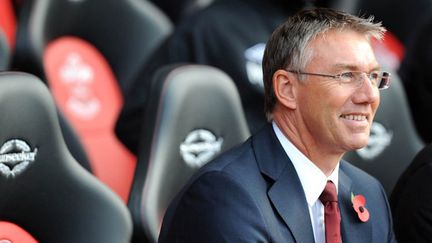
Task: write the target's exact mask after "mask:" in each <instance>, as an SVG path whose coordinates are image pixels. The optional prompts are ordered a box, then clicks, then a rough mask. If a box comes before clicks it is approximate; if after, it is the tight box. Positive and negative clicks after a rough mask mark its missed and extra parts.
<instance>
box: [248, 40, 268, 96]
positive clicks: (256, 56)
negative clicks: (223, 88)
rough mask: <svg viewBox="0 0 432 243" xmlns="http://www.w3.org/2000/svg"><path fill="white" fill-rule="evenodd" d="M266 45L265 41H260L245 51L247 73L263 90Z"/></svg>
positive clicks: (250, 79)
mask: <svg viewBox="0 0 432 243" xmlns="http://www.w3.org/2000/svg"><path fill="white" fill-rule="evenodd" d="M265 46H266V44H265V43H258V44H256V45H254V46H252V47H249V48H248V49H247V50H246V51H245V52H244V56H245V58H246V73H247V76H248V78H249V82H250V83H251V84H252V85H253V86H254V87H256V88H258V90H259V91H261V92H263V91H264V83H263V74H262V59H263V56H264V50H265Z"/></svg>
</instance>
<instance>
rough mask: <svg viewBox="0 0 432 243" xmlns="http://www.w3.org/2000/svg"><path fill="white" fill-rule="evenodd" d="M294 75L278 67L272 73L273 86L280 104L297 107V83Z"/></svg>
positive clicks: (291, 107) (292, 107)
mask: <svg viewBox="0 0 432 243" xmlns="http://www.w3.org/2000/svg"><path fill="white" fill-rule="evenodd" d="M297 84H298V80H297V78H296V76H295V75H294V74H292V73H289V72H287V71H285V70H282V69H279V70H277V71H276V72H275V73H274V74H273V88H274V92H275V95H276V98H277V99H278V101H279V103H281V105H283V106H285V107H287V108H290V109H296V108H297V86H296V85H297Z"/></svg>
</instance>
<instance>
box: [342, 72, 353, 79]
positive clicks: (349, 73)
mask: <svg viewBox="0 0 432 243" xmlns="http://www.w3.org/2000/svg"><path fill="white" fill-rule="evenodd" d="M340 77H341V78H343V79H352V78H353V77H354V73H352V72H345V73H341V74H340Z"/></svg>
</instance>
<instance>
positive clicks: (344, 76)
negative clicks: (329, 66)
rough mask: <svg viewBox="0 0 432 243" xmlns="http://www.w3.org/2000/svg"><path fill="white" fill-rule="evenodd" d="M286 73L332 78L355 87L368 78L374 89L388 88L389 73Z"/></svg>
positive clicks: (293, 71)
mask: <svg viewBox="0 0 432 243" xmlns="http://www.w3.org/2000/svg"><path fill="white" fill-rule="evenodd" d="M287 71H288V72H290V73H296V74H301V75H312V76H320V77H327V78H332V79H335V80H338V81H339V82H341V83H346V84H355V86H356V87H360V86H362V85H363V83H364V81H365V80H366V78H368V79H369V80H370V82H371V84H372V85H373V86H374V87H377V88H378V89H379V90H383V89H387V88H388V87H390V73H388V72H379V71H372V72H370V73H365V72H361V71H349V72H343V73H340V74H336V75H330V74H321V73H307V72H302V71H295V70H287Z"/></svg>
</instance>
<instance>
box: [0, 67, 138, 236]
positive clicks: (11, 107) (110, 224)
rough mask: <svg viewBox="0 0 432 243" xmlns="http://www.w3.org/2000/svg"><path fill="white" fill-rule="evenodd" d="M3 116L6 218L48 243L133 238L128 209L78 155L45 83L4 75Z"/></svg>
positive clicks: (0, 147)
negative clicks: (68, 142)
mask: <svg viewBox="0 0 432 243" xmlns="http://www.w3.org/2000/svg"><path fill="white" fill-rule="evenodd" d="M0 113H1V114H3V115H2V116H1V117H0V127H1V128H2V129H1V132H0V195H2V197H1V200H0V223H4V222H9V223H12V224H15V225H17V226H18V227H20V228H22V229H23V230H24V231H25V232H27V233H29V234H30V235H31V236H33V237H34V238H35V239H36V240H37V241H38V242H44V243H58V242H65V243H67V242H70V243H72V242H104V243H107V242H112V243H127V242H129V240H130V237H131V234H132V222H131V218H130V214H129V212H128V210H127V207H126V206H125V205H124V204H123V203H122V201H121V200H120V198H119V197H118V196H117V195H116V194H115V193H114V192H112V191H111V190H110V189H108V187H106V186H105V185H103V184H102V183H101V182H100V181H99V180H97V179H96V178H95V177H94V176H93V175H91V174H90V173H89V172H88V171H87V170H85V169H84V168H83V167H81V166H80V165H79V164H78V163H77V161H76V160H75V159H74V158H73V157H72V156H71V154H70V153H69V151H68V149H67V147H66V145H65V142H64V140H63V137H62V133H61V131H60V126H59V120H58V116H57V112H56V108H55V105H54V101H53V99H52V97H51V94H50V92H49V90H48V89H47V87H46V86H45V85H44V84H43V82H41V80H39V79H38V78H37V77H35V76H33V75H30V74H25V73H18V72H5V73H0ZM0 231H1V229H0ZM2 236H3V237H2V239H0V240H9V241H6V242H16V241H14V239H16V237H17V236H15V237H14V236H13V235H7V234H6V236H4V234H3V235H2ZM5 237H6V238H5Z"/></svg>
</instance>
